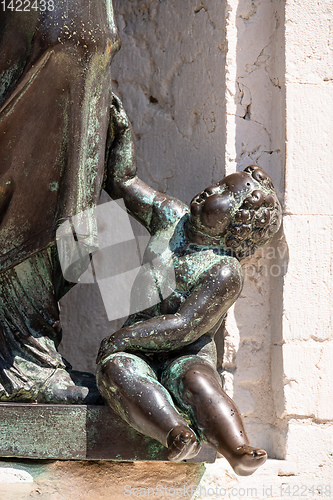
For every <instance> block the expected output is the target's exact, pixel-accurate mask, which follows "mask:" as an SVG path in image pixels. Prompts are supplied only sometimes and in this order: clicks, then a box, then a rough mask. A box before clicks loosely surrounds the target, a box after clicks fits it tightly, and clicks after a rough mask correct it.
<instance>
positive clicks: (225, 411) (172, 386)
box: [162, 356, 267, 476]
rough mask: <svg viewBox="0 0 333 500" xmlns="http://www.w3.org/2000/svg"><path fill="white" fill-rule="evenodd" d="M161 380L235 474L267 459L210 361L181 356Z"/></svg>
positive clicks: (246, 473) (249, 472) (258, 464)
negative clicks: (251, 438)
mask: <svg viewBox="0 0 333 500" xmlns="http://www.w3.org/2000/svg"><path fill="white" fill-rule="evenodd" d="M162 383H163V385H165V387H166V388H167V389H168V390H169V391H170V393H171V394H172V395H173V396H174V398H175V400H176V402H177V404H178V406H179V407H180V408H181V409H183V410H184V411H186V412H187V414H188V415H189V416H190V417H191V419H192V421H193V422H194V423H195V425H196V426H197V427H198V429H199V430H200V431H201V432H202V434H203V435H204V437H205V439H206V440H207V441H208V443H210V444H211V445H212V446H213V447H214V448H215V449H216V450H217V451H218V452H220V453H221V454H222V455H223V456H224V457H225V458H226V459H227V460H228V462H229V463H230V465H231V466H232V467H233V469H234V471H235V472H236V474H239V475H244V476H246V475H250V474H252V473H253V472H254V471H255V470H256V469H257V468H258V467H259V466H260V465H262V464H263V463H264V462H265V461H266V458H267V455H266V452H265V451H264V450H259V449H256V448H252V447H251V446H250V443H249V440H248V437H247V435H246V432H245V429H244V426H243V422H242V419H241V416H240V414H239V411H238V409H237V407H236V405H235V404H234V402H233V401H232V400H231V399H230V398H229V396H227V394H226V393H225V392H224V391H223V389H222V387H221V381H220V377H219V375H218V373H217V371H216V370H215V369H214V367H213V366H212V365H211V364H210V363H209V362H208V361H205V360H203V359H202V358H200V357H199V356H188V357H182V358H180V359H179V360H177V361H175V362H174V363H172V364H171V365H170V366H169V367H168V368H167V370H166V371H165V373H164V375H163V379H162Z"/></svg>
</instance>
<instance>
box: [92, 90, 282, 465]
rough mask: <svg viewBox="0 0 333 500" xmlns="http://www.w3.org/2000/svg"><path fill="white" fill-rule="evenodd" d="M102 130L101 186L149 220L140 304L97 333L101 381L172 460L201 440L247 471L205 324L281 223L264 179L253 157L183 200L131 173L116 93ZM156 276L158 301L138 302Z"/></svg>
mask: <svg viewBox="0 0 333 500" xmlns="http://www.w3.org/2000/svg"><path fill="white" fill-rule="evenodd" d="M111 136H112V142H111V144H112V146H111V148H110V150H109V154H108V160H107V172H108V175H107V178H106V184H105V188H106V190H107V191H108V192H109V193H110V194H111V196H112V197H113V198H122V199H123V200H124V202H125V205H126V208H127V210H128V211H129V213H130V214H132V215H133V216H134V217H135V218H136V219H137V220H138V221H139V222H141V223H142V224H143V225H144V226H145V227H146V229H147V230H148V231H149V232H150V235H151V239H150V242H149V244H148V246H147V249H146V252H145V255H144V263H149V262H154V266H153V268H152V267H148V266H143V267H142V269H141V271H140V273H139V275H138V279H137V283H138V285H137V286H136V284H134V286H133V290H132V297H133V300H137V301H139V302H138V303H139V304H140V299H141V300H142V303H141V307H136V310H138V311H140V312H138V313H134V314H132V315H130V316H129V318H128V320H127V321H126V323H125V324H124V326H123V328H121V329H120V330H118V331H117V332H115V333H114V334H113V335H111V336H110V337H108V338H106V339H104V341H103V342H102V345H101V348H100V352H99V355H98V359H97V362H98V365H99V367H98V372H97V379H98V387H99V390H100V392H101V394H102V395H103V397H104V398H105V400H106V401H107V403H108V404H109V405H110V406H111V407H112V408H113V409H114V411H116V413H118V414H119V415H120V416H121V417H122V418H123V419H124V420H125V421H126V422H127V423H128V424H129V425H131V426H132V427H134V428H135V429H136V430H138V431H139V432H141V433H143V434H145V435H147V436H150V437H153V438H154V439H156V440H157V441H159V442H160V443H162V444H163V445H164V446H166V447H167V448H168V449H169V455H168V456H169V459H170V460H173V461H180V460H184V459H188V458H191V457H193V456H195V455H196V454H197V453H198V451H199V449H200V441H207V442H208V443H209V444H210V445H211V446H212V447H213V448H214V449H215V450H217V451H219V452H220V453H221V454H222V455H223V456H224V457H226V458H227V460H228V461H229V463H230V464H231V466H232V467H233V468H234V470H235V472H236V473H237V474H240V475H249V474H252V473H253V472H254V471H255V470H256V469H257V468H258V467H259V466H260V465H261V464H262V463H264V461H265V460H266V457H267V456H266V452H265V451H264V450H259V449H256V448H253V447H251V446H250V444H249V440H248V438H247V436H246V432H245V429H244V427H243V423H242V419H241V416H240V414H239V412H238V410H237V407H236V406H235V404H234V402H233V401H232V400H231V399H230V398H229V397H228V396H227V395H226V394H225V392H224V391H223V389H222V387H221V380H220V377H219V374H218V372H217V370H216V362H217V359H216V346H215V342H214V336H215V334H216V332H217V330H218V328H219V327H220V326H221V323H222V321H223V319H224V317H225V314H226V312H227V310H228V309H229V308H230V306H231V305H232V304H233V303H234V302H235V300H236V299H237V297H238V296H239V294H240V292H241V290H242V286H243V274H242V269H241V265H240V260H241V259H242V258H244V257H246V256H248V255H250V254H251V253H253V252H254V251H255V249H256V248H258V247H259V246H261V245H264V244H265V243H267V242H268V241H270V239H271V238H272V236H273V235H274V234H275V233H276V231H277V230H278V228H279V226H280V222H281V207H280V204H279V201H278V199H277V196H276V193H275V190H274V187H273V184H272V181H271V179H270V178H269V177H268V175H267V174H266V173H265V172H264V171H263V170H262V169H261V168H260V167H258V166H255V165H252V166H250V167H247V168H246V169H245V170H244V171H243V172H238V173H235V174H232V175H229V176H227V177H225V178H224V179H223V180H222V181H221V182H219V183H217V184H216V185H214V186H210V187H208V188H206V189H205V190H204V191H202V192H201V193H199V194H198V195H197V196H195V197H194V198H193V200H192V201H191V204H190V207H187V206H186V205H185V204H184V203H182V202H180V201H179V200H176V199H175V198H172V197H170V196H167V195H166V194H164V193H160V192H157V191H155V190H154V189H152V188H150V187H149V186H147V185H146V184H145V183H144V182H143V181H141V180H140V179H139V178H138V176H137V174H136V164H135V154H134V144H133V136H132V131H131V126H130V124H129V122H128V119H127V116H126V114H125V112H124V109H123V108H122V104H121V102H120V101H119V99H118V98H116V97H115V96H114V97H113V103H112V106H111ZM170 270H172V271H173V273H170ZM151 274H153V277H154V279H153V280H151ZM145 283H146V286H144V284H145ZM156 287H157V289H158V290H159V294H160V301H159V302H158V303H157V304H155V305H153V306H151V307H147V305H146V306H145V304H146V299H147V297H148V298H151V299H152V297H153V294H154V293H155V289H156ZM143 292H144V293H143ZM152 303H154V302H152Z"/></svg>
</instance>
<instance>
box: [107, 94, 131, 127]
mask: <svg viewBox="0 0 333 500" xmlns="http://www.w3.org/2000/svg"><path fill="white" fill-rule="evenodd" d="M110 120H111V125H112V129H113V132H114V134H115V135H117V134H122V133H124V132H125V131H126V130H129V131H130V129H131V125H130V122H129V119H128V117H127V115H126V112H125V110H124V107H123V104H122V102H121V100H120V99H119V97H117V96H116V95H115V94H112V103H111V107H110Z"/></svg>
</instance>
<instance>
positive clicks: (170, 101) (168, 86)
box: [62, 0, 333, 498]
mask: <svg viewBox="0 0 333 500" xmlns="http://www.w3.org/2000/svg"><path fill="white" fill-rule="evenodd" d="M114 7H115V11H116V14H117V20H118V26H119V29H120V33H121V37H122V39H123V48H122V49H121V51H120V53H119V54H118V55H117V56H116V58H115V60H114V63H113V79H114V82H113V83H114V88H115V91H116V92H117V93H118V94H119V95H120V96H121V97H122V98H123V101H124V104H125V107H126V109H127V111H128V114H129V116H130V118H131V121H132V123H133V126H134V131H135V135H136V143H137V150H138V160H139V163H138V164H139V167H138V168H139V173H140V175H141V176H142V177H143V178H144V179H145V180H146V181H147V182H149V183H150V184H151V185H153V186H154V187H155V188H158V189H163V190H167V191H168V192H169V193H170V194H173V195H175V196H178V197H180V198H181V199H183V200H184V201H189V200H190V198H191V196H192V195H193V194H195V193H196V192H197V191H199V190H200V189H201V188H202V187H204V186H205V185H209V184H210V183H211V182H213V181H217V180H218V179H219V178H221V177H222V176H223V175H224V173H231V172H234V171H236V170H237V169H241V168H243V167H245V166H246V165H248V164H251V163H258V164H259V165H261V166H262V167H263V168H265V169H266V170H267V171H268V173H269V174H270V175H271V177H272V178H273V180H274V183H275V185H276V186H277V189H278V191H279V195H280V197H281V201H282V202H283V204H284V223H283V232H281V233H280V235H279V238H276V239H275V242H274V243H273V244H272V245H271V246H270V248H268V249H265V250H262V252H260V253H258V254H257V255H256V256H255V257H254V258H253V259H252V260H251V261H250V262H249V263H247V265H246V267H244V271H245V276H246V278H247V279H246V284H245V287H244V290H243V293H242V296H241V297H240V299H239V300H238V302H237V304H236V306H235V307H234V309H233V311H231V313H230V314H229V318H228V325H227V326H228V335H227V339H226V346H225V357H224V378H225V386H226V389H227V390H228V392H229V393H230V394H232V395H233V397H234V399H235V400H236V402H237V404H238V406H239V408H240V410H241V411H242V413H243V414H244V417H245V422H246V427H247V429H248V432H249V435H250V437H251V440H252V441H253V442H255V443H256V444H257V445H259V446H264V447H266V448H267V449H268V451H269V453H270V456H271V457H273V458H274V457H275V458H279V459H284V460H270V461H269V462H268V463H267V465H265V466H264V467H263V468H262V469H261V470H260V471H258V472H257V473H256V475H255V476H253V477H252V478H244V479H239V478H235V477H234V475H233V474H232V472H231V471H230V468H228V466H226V463H225V461H224V460H218V462H217V464H214V465H212V466H207V473H206V475H205V477H204V479H203V481H202V485H203V486H205V485H206V486H211V487H216V486H219V487H226V486H227V488H229V490H228V491H229V493H228V495H229V497H231V498H232V497H235V496H232V495H233V494H232V493H231V488H232V487H236V486H240V485H244V486H247V487H249V486H253V487H254V488H255V489H256V493H257V495H255V494H254V493H255V492H254V491H253V494H248V495H247V496H246V495H245V497H251V498H268V497H275V498H282V496H283V498H288V496H287V495H281V490H280V489H279V488H280V487H281V485H282V484H287V485H292V486H295V485H296V486H297V485H300V484H302V483H303V484H304V483H305V484H307V485H309V487H310V486H311V484H314V485H319V484H320V482H322V483H324V484H328V482H329V481H330V478H331V476H332V453H333V446H332V419H333V411H332V400H333V397H332V396H333V395H332V378H333V373H332V359H333V358H332V356H333V352H332V350H333V349H332V305H331V304H332V292H333V290H332V216H333V215H332V181H331V177H332V167H331V164H332V163H331V162H332V142H333V141H332V129H333V127H332V118H331V117H332V114H333V109H332V108H333V104H332V78H333V69H332V44H331V40H332V34H330V33H329V29H330V22H329V19H332V11H331V7H330V1H329V0H322V1H321V2H314V1H310V0H286V1H283V0H239V1H237V2H234V1H231V0H229V1H226V2H222V1H220V0H207V1H204V0H203V1H201V0H195V1H190V0H163V1H158V0H150V1H148V0H140V1H135V2H133V1H130V0H127V1H124V0H122V1H120V0H115V1H114ZM88 305H89V307H88ZM92 311H93V313H92ZM62 314H63V321H64V342H63V351H64V353H65V354H66V355H67V356H68V357H69V359H70V361H72V363H73V364H74V366H75V368H78V369H89V370H94V361H93V356H92V353H96V351H97V349H98V345H99V341H100V339H101V338H103V337H104V336H105V335H107V334H108V333H110V331H113V330H114V329H115V328H116V327H117V325H119V323H112V324H111V325H110V324H109V323H108V321H107V319H106V315H105V312H104V310H103V304H102V301H101V299H100V297H99V292H98V289H97V287H96V288H94V286H93V285H84V286H79V287H76V289H74V290H73V291H72V292H71V293H70V294H69V295H68V298H67V299H66V300H65V301H64V302H63V305H62ZM83 339H84V340H83ZM86 353H89V358H88V357H87V354H86ZM272 485H273V490H271V491H272V493H271V491H270V490H267V489H266V490H265V491H263V486H265V487H267V488H270V487H271V486H272ZM292 491H295V490H292ZM316 495H318V498H319V497H320V498H322V496H320V494H319V492H318V491H317V493H315V495H312V494H311V496H309V498H316ZM241 496H243V497H244V495H241ZM201 497H202V498H205V496H201ZM201 497H200V495H199V496H198V495H197V497H196V498H201ZM193 498H194V497H193ZM212 498H214V497H212ZM216 498H219V497H218V496H216Z"/></svg>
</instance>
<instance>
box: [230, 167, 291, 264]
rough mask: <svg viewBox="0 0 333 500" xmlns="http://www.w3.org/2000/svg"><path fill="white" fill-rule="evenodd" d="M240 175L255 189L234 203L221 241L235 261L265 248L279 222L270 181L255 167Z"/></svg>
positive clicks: (277, 205) (279, 214)
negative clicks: (244, 175)
mask: <svg viewBox="0 0 333 500" xmlns="http://www.w3.org/2000/svg"><path fill="white" fill-rule="evenodd" d="M244 172H248V173H249V174H251V176H252V178H253V180H254V181H256V183H257V184H258V189H255V190H254V191H252V193H251V195H250V196H247V197H246V198H245V199H244V198H240V199H239V201H238V203H236V205H235V208H234V210H233V212H232V220H231V222H230V223H229V225H228V226H227V228H226V230H225V239H224V241H225V246H226V247H227V248H228V249H230V250H232V252H233V254H234V255H235V256H236V257H237V258H238V259H244V258H245V257H248V256H250V255H252V254H253V253H254V252H255V250H256V249H257V248H259V247H261V246H263V245H266V243H268V242H269V241H270V240H271V239H272V237H273V236H274V234H275V233H276V232H277V231H278V230H279V228H280V225H281V220H282V209H281V205H280V202H279V200H278V197H277V194H276V191H275V189H274V186H273V182H272V180H271V179H270V177H269V176H268V175H267V174H266V173H265V172H264V171H263V170H262V169H261V168H260V167H258V166H257V165H251V166H249V167H247V168H245V169H244Z"/></svg>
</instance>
